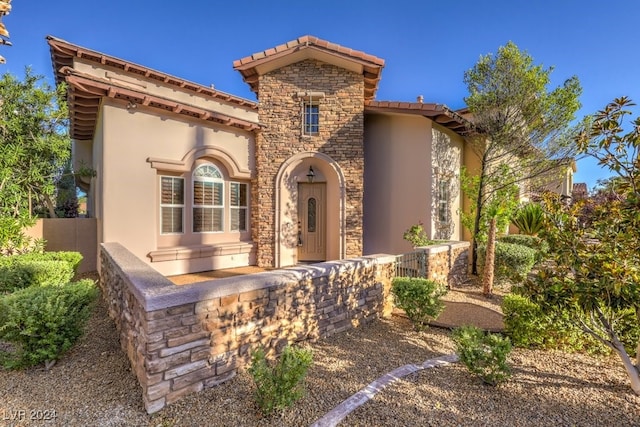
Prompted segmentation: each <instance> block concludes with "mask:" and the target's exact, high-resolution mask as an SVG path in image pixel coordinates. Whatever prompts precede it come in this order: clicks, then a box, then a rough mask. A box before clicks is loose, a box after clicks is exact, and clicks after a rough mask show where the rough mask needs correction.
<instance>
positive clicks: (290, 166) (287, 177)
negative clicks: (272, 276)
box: [274, 151, 347, 268]
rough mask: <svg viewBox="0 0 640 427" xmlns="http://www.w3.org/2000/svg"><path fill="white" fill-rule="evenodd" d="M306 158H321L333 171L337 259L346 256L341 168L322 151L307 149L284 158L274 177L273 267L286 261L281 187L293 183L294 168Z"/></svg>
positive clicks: (344, 203) (344, 192) (343, 184)
mask: <svg viewBox="0 0 640 427" xmlns="http://www.w3.org/2000/svg"><path fill="white" fill-rule="evenodd" d="M308 158H314V159H318V160H321V161H322V162H324V163H325V164H327V165H328V166H329V167H330V169H331V170H332V171H333V172H334V174H335V177H336V178H337V181H338V192H339V195H340V196H339V202H338V203H339V224H340V226H339V231H338V233H339V246H340V247H339V259H344V258H345V257H346V247H347V245H346V233H345V229H346V212H345V209H346V208H345V206H346V200H345V199H346V191H345V178H344V174H343V173H342V169H341V168H340V165H339V164H338V162H336V161H335V160H334V159H332V158H331V157H329V156H328V155H326V154H324V153H319V152H316V151H308V152H303V153H297V154H295V155H293V156H291V157H289V158H288V159H287V160H285V161H284V162H283V163H282V165H281V166H280V169H279V170H278V173H277V174H276V179H275V224H274V227H275V248H274V262H275V265H274V267H275V268H281V267H284V266H286V262H285V261H284V257H283V251H282V245H283V244H284V242H283V236H282V232H283V230H282V221H283V219H284V215H283V214H282V205H283V203H282V200H281V197H282V189H283V188H286V187H288V186H291V184H293V183H292V182H291V181H292V180H293V179H294V174H293V172H294V170H295V169H296V167H297V166H298V165H299V164H300V163H302V161H303V160H305V159H308Z"/></svg>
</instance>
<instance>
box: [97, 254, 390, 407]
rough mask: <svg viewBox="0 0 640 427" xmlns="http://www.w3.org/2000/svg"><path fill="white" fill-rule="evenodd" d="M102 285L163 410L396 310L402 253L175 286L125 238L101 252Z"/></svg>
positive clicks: (149, 401) (146, 386)
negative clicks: (254, 363)
mask: <svg viewBox="0 0 640 427" xmlns="http://www.w3.org/2000/svg"><path fill="white" fill-rule="evenodd" d="M101 259H102V271H101V280H100V286H101V288H102V291H103V296H104V298H105V299H106V301H107V304H108V307H109V314H110V316H111V317H112V318H113V319H114V321H115V323H116V327H117V329H118V331H119V333H120V343H121V346H122V349H123V350H124V351H125V352H126V354H127V356H128V358H129V361H130V363H131V367H132V370H133V372H134V374H135V375H136V377H137V379H138V381H139V383H140V385H141V387H142V397H143V401H144V405H145V408H146V410H147V411H148V412H149V413H151V412H156V411H158V410H160V409H162V408H163V407H164V406H165V405H168V404H171V403H173V402H175V401H177V400H178V399H180V398H181V397H183V396H184V395H187V394H189V393H194V392H198V391H201V390H203V389H204V388H209V387H213V386H216V385H218V384H221V383H222V382H224V381H227V380H229V379H230V378H232V377H233V376H235V374H236V372H237V371H238V369H241V368H242V366H243V365H244V364H245V363H246V362H247V361H248V360H249V357H250V353H251V351H252V350H254V349H256V348H257V347H258V346H264V347H265V348H266V349H267V350H268V351H269V353H270V354H272V355H273V354H274V353H275V352H279V351H281V350H282V348H283V346H284V345H286V344H287V343H291V342H299V341H304V340H314V339H317V338H321V337H326V336H330V335H332V334H335V333H339V332H342V331H346V330H348V329H351V328H354V327H357V326H358V325H360V324H361V323H365V322H369V321H372V320H374V319H376V318H378V317H380V316H383V315H389V314H390V313H391V299H390V294H389V290H390V286H391V278H392V276H393V266H394V261H395V257H390V256H377V257H367V258H359V259H352V260H344V261H335V262H329V263H324V264H318V265H314V266H305V267H299V268H295V269H287V270H279V271H272V272H267V273H259V274H254V275H249V276H240V277H235V278H229V279H219V280H215V281H210V282H202V283H196V284H191V285H184V286H176V285H174V284H173V283H171V282H169V281H168V280H167V279H166V278H164V277H163V276H161V275H159V274H158V273H157V272H156V271H155V270H153V269H151V268H149V266H148V265H146V264H145V263H143V262H142V261H141V260H140V259H138V258H136V257H135V256H134V255H133V254H132V253H131V252H129V251H127V250H126V249H125V248H124V247H123V246H122V245H120V244H118V243H106V244H103V245H102V250H101Z"/></svg>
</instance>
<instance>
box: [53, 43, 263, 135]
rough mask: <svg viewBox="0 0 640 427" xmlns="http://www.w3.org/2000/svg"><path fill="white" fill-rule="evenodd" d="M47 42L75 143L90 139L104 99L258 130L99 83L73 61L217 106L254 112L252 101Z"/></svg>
mask: <svg viewBox="0 0 640 427" xmlns="http://www.w3.org/2000/svg"><path fill="white" fill-rule="evenodd" d="M47 40H48V41H49V46H50V49H51V58H52V61H53V68H54V74H55V76H56V81H57V82H58V83H60V82H63V81H64V82H66V83H67V84H68V85H69V93H68V96H67V100H68V104H69V115H70V119H71V129H70V133H71V137H72V138H74V139H80V140H83V139H84V140H86V139H91V138H93V132H94V130H95V124H96V119H97V115H98V109H99V106H100V99H101V98H102V97H103V96H106V97H109V98H113V99H122V100H127V101H131V102H133V103H136V104H142V105H144V106H148V107H150V108H158V109H161V110H164V111H171V112H174V113H177V114H182V115H186V116H189V117H193V118H198V119H202V120H206V121H210V122H217V123H220V124H224V125H229V126H234V127H238V128H241V129H244V130H250V131H251V130H255V129H258V128H259V125H258V124H257V123H252V122H249V121H246V120H242V119H238V118H234V117H231V116H229V115H226V114H221V113H219V112H213V111H207V110H203V109H202V108H198V107H195V106H191V105H188V104H184V103H180V102H177V101H174V100H170V99H165V98H162V97H158V96H153V95H149V94H147V93H145V91H144V89H143V88H140V90H136V89H134V88H133V87H132V86H131V85H118V84H117V83H115V82H114V81H113V80H110V79H102V78H99V77H96V76H93V75H90V74H85V73H81V72H79V71H77V70H74V69H73V68H72V67H73V60H74V58H82V59H84V60H87V61H90V62H96V63H98V64H100V65H101V66H111V67H114V68H117V69H120V70H124V71H125V72H127V73H131V74H134V75H137V76H139V77H141V78H146V79H149V80H151V81H155V82H160V83H164V84H166V85H169V86H173V87H174V89H175V90H179V91H184V92H188V93H196V94H198V95H200V96H202V97H204V98H209V99H213V100H215V101H217V102H224V103H229V104H232V105H237V106H241V107H245V108H249V109H252V110H257V108H258V106H257V103H255V102H253V101H250V100H247V99H244V98H240V97H237V96H233V95H230V94H227V93H224V92H220V91H217V90H214V89H212V88H209V87H206V86H202V85H199V84H197V83H192V82H189V81H186V80H184V79H180V78H177V77H173V76H170V75H168V74H165V73H161V72H159V71H155V70H152V69H150V68H147V67H144V66H141V65H137V64H134V63H132V62H128V61H125V60H122V59H119V58H115V57H112V56H108V55H104V54H102V53H99V52H96V51H92V50H89V49H85V48H82V47H80V46H76V45H73V44H71V43H69V42H66V41H64V40H61V39H57V38H55V37H52V36H48V37H47Z"/></svg>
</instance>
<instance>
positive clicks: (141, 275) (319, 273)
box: [101, 243, 395, 311]
mask: <svg viewBox="0 0 640 427" xmlns="http://www.w3.org/2000/svg"><path fill="white" fill-rule="evenodd" d="M101 246H102V247H103V249H104V251H105V252H106V254H107V256H109V257H110V258H111V259H112V260H113V262H114V266H115V268H116V269H118V270H119V273H120V274H121V275H122V277H123V278H124V279H125V282H126V283H127V285H128V286H129V288H130V291H131V293H132V294H133V295H134V296H135V297H136V298H137V299H138V301H139V302H140V304H141V305H142V306H143V307H144V309H145V310H146V311H155V310H162V309H165V308H169V307H175V306H178V305H184V304H190V303H194V302H198V301H202V300H208V299H214V298H220V297H224V296H227V295H233V294H239V293H244V292H250V291H255V290H260V289H267V288H270V287H275V286H280V285H285V284H288V283H297V282H299V281H301V280H303V279H314V278H317V277H323V276H331V275H333V274H340V273H341V272H344V271H349V270H351V269H353V268H355V267H356V266H358V265H373V264H385V263H391V262H394V261H395V257H393V256H390V255H383V256H368V257H362V258H354V259H348V260H338V261H329V262H323V263H318V264H310V265H298V266H294V267H288V268H284V269H281V270H272V271H265V272H262V273H255V274H247V275H243V276H233V277H228V278H224V279H215V280H208V281H205V282H198V283H192V284H188V285H176V284H174V283H173V282H171V281H170V280H169V279H167V278H166V277H165V276H163V275H162V274H160V273H159V272H158V271H156V270H155V269H153V268H152V267H150V266H149V265H148V264H147V263H145V262H144V261H142V260H141V259H139V258H138V257H136V256H135V255H133V254H132V253H131V252H129V250H127V249H126V248H125V247H124V246H122V245H121V244H120V243H103V244H102V245H101Z"/></svg>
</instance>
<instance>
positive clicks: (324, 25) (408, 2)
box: [0, 0, 640, 188]
mask: <svg viewBox="0 0 640 427" xmlns="http://www.w3.org/2000/svg"><path fill="white" fill-rule="evenodd" d="M12 5H13V11H12V13H11V14H10V15H9V16H6V17H5V18H4V19H3V22H4V23H5V25H6V26H7V28H8V30H9V31H10V33H11V39H10V40H11V42H12V43H13V46H12V47H0V51H1V54H2V55H3V56H4V57H5V58H6V59H7V64H5V65H0V72H3V73H4V72H7V71H8V72H11V73H13V74H16V75H18V76H22V75H23V74H24V67H25V66H27V65H29V66H31V67H32V69H33V70H34V71H35V72H36V73H37V74H42V75H44V76H45V77H46V78H47V79H48V80H49V81H50V82H52V81H53V72H52V67H51V60H50V55H49V50H48V46H47V44H46V41H45V36H46V35H53V36H56V37H59V38H62V39H65V40H67V41H69V42H71V43H74V44H78V45H81V46H83V47H86V48H89V49H93V50H97V51H100V52H103V53H105V54H108V55H112V56H116V57H119V58H123V59H127V60H129V61H132V62H136V63H138V64H141V65H144V66H147V67H150V68H154V69H157V70H159V71H163V72H165V73H169V74H173V75H176V76H178V77H181V78H184V79H188V80H191V81H194V82H197V83H201V84H205V85H210V84H214V85H215V87H216V89H218V90H222V91H225V92H229V93H232V94H234V95H238V96H242V97H246V98H249V99H255V96H254V94H253V93H252V92H251V91H250V90H249V87H248V86H247V85H246V84H245V83H244V82H243V81H242V78H241V77H240V74H239V73H238V72H236V71H234V70H233V67H232V63H233V61H234V60H235V59H240V58H242V57H244V56H248V55H250V54H252V53H254V52H257V51H261V50H264V49H267V48H269V47H272V46H275V45H278V44H281V43H284V42H286V41H289V40H292V39H295V38H297V37H299V36H302V35H305V34H310V35H314V36H317V37H320V38H322V39H326V40H329V41H332V42H335V43H338V44H341V45H344V46H347V47H350V48H353V49H358V50H362V51H365V52H367V53H369V54H372V55H376V56H378V57H380V58H383V59H385V61H386V66H385V68H384V70H383V72H382V80H381V82H380V86H379V89H378V92H377V94H376V98H377V99H378V100H401V101H414V100H415V99H416V96H417V95H424V99H425V102H436V103H441V104H446V105H448V106H449V107H451V108H454V109H457V108H461V107H463V106H464V100H463V98H464V97H465V95H466V87H465V85H464V83H463V74H464V72H465V71H466V70H468V69H469V68H471V67H473V65H474V64H475V63H476V62H477V60H478V58H479V56H480V55H482V54H487V53H491V52H496V51H497V49H498V47H499V46H502V45H504V44H505V43H507V42H508V41H509V40H511V41H513V42H514V43H516V45H518V47H520V49H523V50H526V51H527V52H528V53H529V54H530V55H531V56H532V57H533V58H534V61H535V63H537V64H543V65H544V66H553V67H554V71H553V74H552V85H553V86H554V87H555V86H557V85H559V84H561V83H562V82H563V81H564V80H565V79H566V78H568V77H570V76H572V75H577V76H578V77H579V79H580V81H581V83H582V86H583V89H584V92H583V95H582V98H581V102H582V105H583V107H582V109H581V110H580V111H579V113H578V117H582V116H584V115H586V114H590V113H593V112H595V111H597V110H598V109H601V108H603V107H604V106H605V105H606V104H607V103H608V102H609V101H611V100H612V99H613V98H615V97H618V96H622V95H627V96H630V97H631V98H632V99H634V100H636V101H638V102H640V84H638V83H639V79H640V56H639V55H638V46H639V45H640V43H638V42H639V41H640V32H639V31H638V27H637V26H638V22H639V21H640V2H638V1H636V0H609V1H606V2H604V1H601V0H600V1H596V0H555V1H546V0H485V1H480V0H457V1H454V2H451V1H443V0H440V1H433V0H395V1H393V2H389V1H379V2H374V1H371V0H368V1H361V0H320V1H302V2H301V1H291V0H262V1H260V0H244V1H233V2H231V1H216V0H208V1H205V0H201V1H197V0H182V1H178V2H171V3H169V2H165V1H162V0H160V1H159V0H154V1H150V0H128V1H124V0H110V1H107V2H93V1H87V0H57V1H43V0H40V1H33V0H32V1H14V2H13V3H12ZM609 175H610V173H609V172H608V171H605V170H601V169H599V168H598V167H597V166H596V165H595V162H593V161H591V160H589V159H585V160H580V161H579V162H578V173H577V175H576V177H575V181H576V182H587V183H588V185H589V188H592V187H593V185H594V184H595V181H596V179H598V178H602V177H606V176H609Z"/></svg>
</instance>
